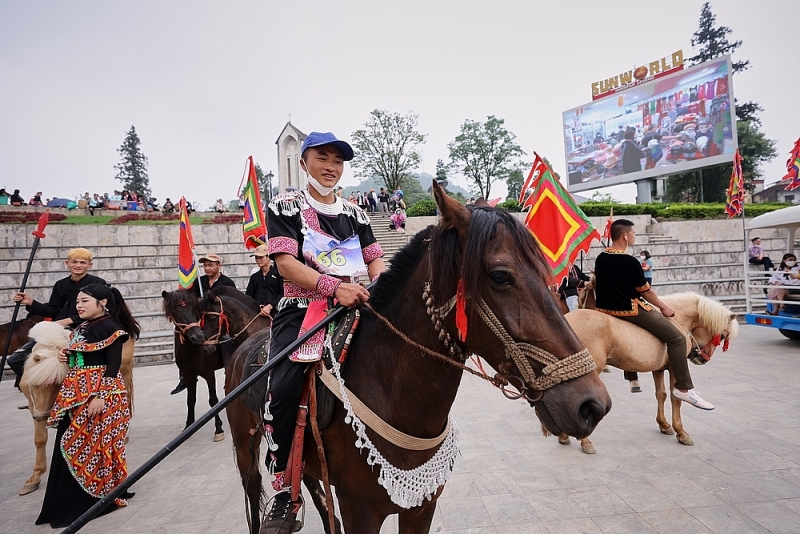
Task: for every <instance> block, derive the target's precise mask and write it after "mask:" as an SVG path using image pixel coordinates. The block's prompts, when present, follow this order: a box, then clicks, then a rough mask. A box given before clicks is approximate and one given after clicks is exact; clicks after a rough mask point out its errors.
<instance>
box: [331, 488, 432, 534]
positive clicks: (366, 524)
mask: <svg viewBox="0 0 800 534" xmlns="http://www.w3.org/2000/svg"><path fill="white" fill-rule="evenodd" d="M337 491H338V489H337ZM338 500H339V510H340V512H341V514H342V525H343V526H344V531H345V532H347V534H377V533H378V532H380V531H381V525H383V522H384V520H385V519H386V515H385V514H381V513H379V512H376V511H375V510H372V509H371V508H370V505H369V503H368V502H364V501H363V500H362V499H358V498H355V499H354V498H350V499H348V498H345V497H343V496H341V495H339V499H338ZM400 532H401V533H402V534H405V532H406V531H404V530H402V527H401V529H400ZM420 532H426V533H427V532H428V531H427V530H422V531H420Z"/></svg>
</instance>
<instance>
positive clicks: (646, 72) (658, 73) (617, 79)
mask: <svg viewBox="0 0 800 534" xmlns="http://www.w3.org/2000/svg"><path fill="white" fill-rule="evenodd" d="M682 69H683V50H678V51H677V52H673V54H672V56H668V57H662V58H661V59H657V60H655V61H651V62H650V63H649V64H648V65H647V66H645V65H642V66H640V67H636V68H635V69H631V70H629V71H628V72H623V73H621V74H618V75H616V76H614V77H612V78H608V79H605V80H601V81H599V82H594V83H593V84H592V100H598V99H600V98H604V97H606V96H609V95H612V94H614V93H616V92H618V91H624V90H625V89H630V88H631V87H634V86H636V85H639V84H640V83H645V82H649V81H651V80H655V79H656V78H660V77H662V76H666V75H668V74H672V73H673V72H678V71H679V70H682Z"/></svg>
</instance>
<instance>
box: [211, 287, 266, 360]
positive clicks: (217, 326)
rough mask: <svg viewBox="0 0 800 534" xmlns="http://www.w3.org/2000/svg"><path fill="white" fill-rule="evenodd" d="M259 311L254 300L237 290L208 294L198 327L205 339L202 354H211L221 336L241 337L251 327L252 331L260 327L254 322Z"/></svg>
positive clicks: (221, 288) (215, 291)
mask: <svg viewBox="0 0 800 534" xmlns="http://www.w3.org/2000/svg"><path fill="white" fill-rule="evenodd" d="M260 311H261V309H260V307H259V305H258V303H257V302H256V301H255V300H253V299H252V298H250V297H248V296H247V295H245V294H244V293H242V292H241V291H239V290H238V289H236V288H233V287H225V286H222V287H219V288H215V289H214V290H212V291H209V293H208V294H207V295H206V296H205V297H203V299H202V300H201V301H200V316H201V319H200V327H201V328H202V329H203V336H204V337H205V339H206V341H205V345H203V351H204V352H205V353H206V354H211V353H212V352H214V351H215V350H216V348H217V345H218V344H219V341H220V339H221V338H223V337H224V336H226V335H229V336H236V335H237V334H242V333H244V332H243V330H245V329H248V328H249V327H250V326H251V325H253V324H254V323H256V324H255V328H257V327H260V326H262V325H263V323H262V322H258V321H256V319H258V317H259V312H260Z"/></svg>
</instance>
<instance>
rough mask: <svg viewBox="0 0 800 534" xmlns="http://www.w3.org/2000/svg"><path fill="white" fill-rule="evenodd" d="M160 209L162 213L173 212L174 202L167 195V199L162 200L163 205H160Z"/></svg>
mask: <svg viewBox="0 0 800 534" xmlns="http://www.w3.org/2000/svg"><path fill="white" fill-rule="evenodd" d="M161 211H163V212H164V213H175V204H173V203H172V201H171V200H170V199H169V197H167V200H165V201H164V206H163V207H162V209H161Z"/></svg>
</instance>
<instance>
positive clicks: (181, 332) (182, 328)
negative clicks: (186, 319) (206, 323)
mask: <svg viewBox="0 0 800 534" xmlns="http://www.w3.org/2000/svg"><path fill="white" fill-rule="evenodd" d="M181 306H183V307H186V301H185V300H181ZM167 320H168V321H169V322H171V323H172V324H173V325H174V326H175V333H176V334H178V339H179V340H180V342H181V345H183V344H184V342H185V339H184V338H185V336H186V332H188V331H189V330H190V329H192V328H195V327H196V328H199V329H201V330H202V329H203V324H202V323H203V316H202V315H201V316H200V320H199V321H195V322H194V323H179V322H177V321H176V320H175V317H173V316H172V315H171V314H170V315H168V316H167Z"/></svg>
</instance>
